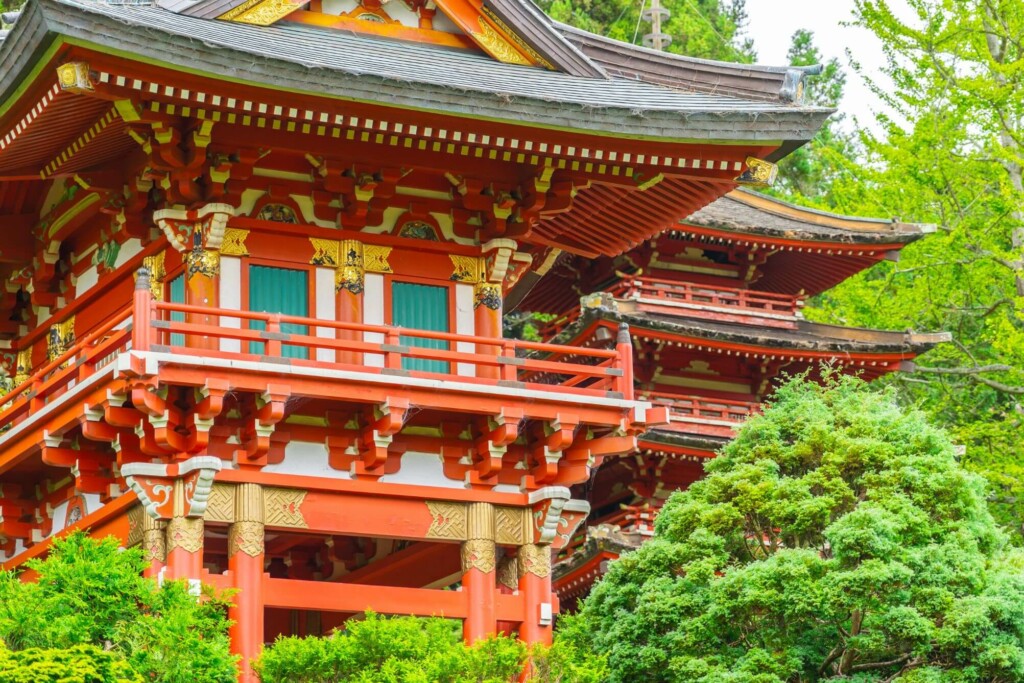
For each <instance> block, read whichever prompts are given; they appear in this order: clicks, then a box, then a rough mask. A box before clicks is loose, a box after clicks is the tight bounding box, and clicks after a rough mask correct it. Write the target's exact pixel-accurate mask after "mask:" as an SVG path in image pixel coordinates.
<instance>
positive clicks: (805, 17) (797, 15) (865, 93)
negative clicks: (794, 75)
mask: <svg viewBox="0 0 1024 683" xmlns="http://www.w3.org/2000/svg"><path fill="white" fill-rule="evenodd" d="M891 5H892V6H893V9H894V10H895V11H896V12H897V14H898V16H902V17H906V16H907V14H909V9H908V8H907V7H906V5H904V4H903V3H902V2H901V1H900V0H895V1H893V2H892V3H891ZM853 7H854V3H853V0H747V14H748V16H749V17H750V22H749V24H748V25H747V29H746V34H747V35H748V36H750V37H751V38H752V39H753V40H754V46H755V48H756V49H757V61H758V62H759V63H761V64H767V65H772V66H781V65H784V64H787V63H788V61H787V59H786V52H787V51H788V50H789V46H790V40H791V38H792V36H793V33H794V32H795V31H796V30H797V29H800V28H806V29H808V30H810V31H813V32H814V42H815V44H816V45H817V46H818V49H819V50H820V52H821V54H822V58H823V59H824V60H826V61H827V60H828V59H830V58H832V57H836V58H838V59H839V63H840V64H842V65H843V66H844V68H845V69H846V74H847V77H846V94H845V97H844V98H843V102H842V103H841V104H840V112H845V113H846V114H847V119H852V118H854V117H856V118H857V120H858V123H859V124H860V125H861V126H865V127H868V128H875V129H877V127H876V126H875V123H874V114H873V112H874V111H875V110H877V109H878V108H879V104H878V103H877V102H876V100H875V97H874V95H872V93H871V91H870V90H869V89H868V87H867V85H865V83H864V82H863V79H862V78H861V77H860V76H858V75H857V74H856V73H854V72H853V69H852V68H850V66H849V58H848V57H847V55H846V51H847V50H849V51H850V52H851V53H852V55H853V57H854V59H856V60H857V61H858V62H860V64H861V65H862V66H863V67H864V70H865V73H870V74H872V77H873V78H877V76H878V72H879V69H880V68H881V67H882V66H883V65H884V64H885V58H884V56H883V55H882V50H881V43H880V42H879V40H878V39H877V38H876V37H875V36H874V34H873V33H871V32H870V31H867V30H865V29H862V28H857V27H853V26H841V25H840V24H841V23H842V22H846V21H851V20H852V19H853ZM911 16H912V15H911ZM852 123H853V122H852V120H850V124H852Z"/></svg>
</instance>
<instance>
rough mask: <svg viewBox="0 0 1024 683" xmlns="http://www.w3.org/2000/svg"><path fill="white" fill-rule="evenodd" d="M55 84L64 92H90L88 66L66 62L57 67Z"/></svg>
mask: <svg viewBox="0 0 1024 683" xmlns="http://www.w3.org/2000/svg"><path fill="white" fill-rule="evenodd" d="M57 82H58V83H59V84H60V89H61V90H63V91H65V92H75V93H82V92H91V91H92V89H93V87H92V82H91V81H90V80H89V65H88V64H86V63H85V62H68V63H67V64H61V65H60V66H58V67H57Z"/></svg>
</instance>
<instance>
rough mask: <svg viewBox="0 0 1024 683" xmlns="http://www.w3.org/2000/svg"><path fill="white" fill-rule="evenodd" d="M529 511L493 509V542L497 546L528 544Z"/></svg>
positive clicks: (512, 508) (525, 509)
mask: <svg viewBox="0 0 1024 683" xmlns="http://www.w3.org/2000/svg"><path fill="white" fill-rule="evenodd" d="M529 520H530V510H529V509H527V508H514V507H501V506H498V507H495V508H494V541H495V543H498V544H499V545H523V544H524V543H529V542H530V522H529Z"/></svg>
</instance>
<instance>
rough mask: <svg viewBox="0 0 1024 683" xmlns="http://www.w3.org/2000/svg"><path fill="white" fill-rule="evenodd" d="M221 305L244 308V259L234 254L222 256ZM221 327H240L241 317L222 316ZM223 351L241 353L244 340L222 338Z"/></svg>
mask: <svg viewBox="0 0 1024 683" xmlns="http://www.w3.org/2000/svg"><path fill="white" fill-rule="evenodd" d="M220 307H221V308H227V309H230V310H232V311H240V310H242V259H240V258H235V257H233V256H221V257H220ZM220 326H221V327H232V328H235V329H238V328H240V327H241V326H242V321H241V320H240V319H239V318H229V317H227V316H222V317H221V319H220ZM220 350H221V351H231V352H233V353H240V352H241V351H242V342H241V341H239V340H238V339H221V340H220Z"/></svg>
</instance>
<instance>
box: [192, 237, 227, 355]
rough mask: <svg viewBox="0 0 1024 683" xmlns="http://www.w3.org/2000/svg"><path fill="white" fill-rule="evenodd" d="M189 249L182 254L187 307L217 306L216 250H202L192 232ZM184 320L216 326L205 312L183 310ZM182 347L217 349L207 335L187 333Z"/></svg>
mask: <svg viewBox="0 0 1024 683" xmlns="http://www.w3.org/2000/svg"><path fill="white" fill-rule="evenodd" d="M192 238H193V246H192V250H191V251H190V252H188V253H187V254H186V255H185V303H186V304H188V305H190V306H203V307H206V308H217V307H218V305H219V303H220V296H219V291H218V286H217V281H218V279H219V277H220V252H218V251H213V250H210V249H204V248H203V245H202V235H201V234H200V233H199V232H195V233H193V237H192ZM185 321H186V322H188V323H191V324H193V325H206V326H210V327H216V326H217V325H218V324H219V320H218V318H217V316H215V315H211V314H208V313H186V314H185ZM185 346H188V347H191V348H195V349H210V350H217V349H219V348H220V339H219V338H217V337H210V336H207V335H198V334H190V335H188V336H187V337H186V339H185Z"/></svg>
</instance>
